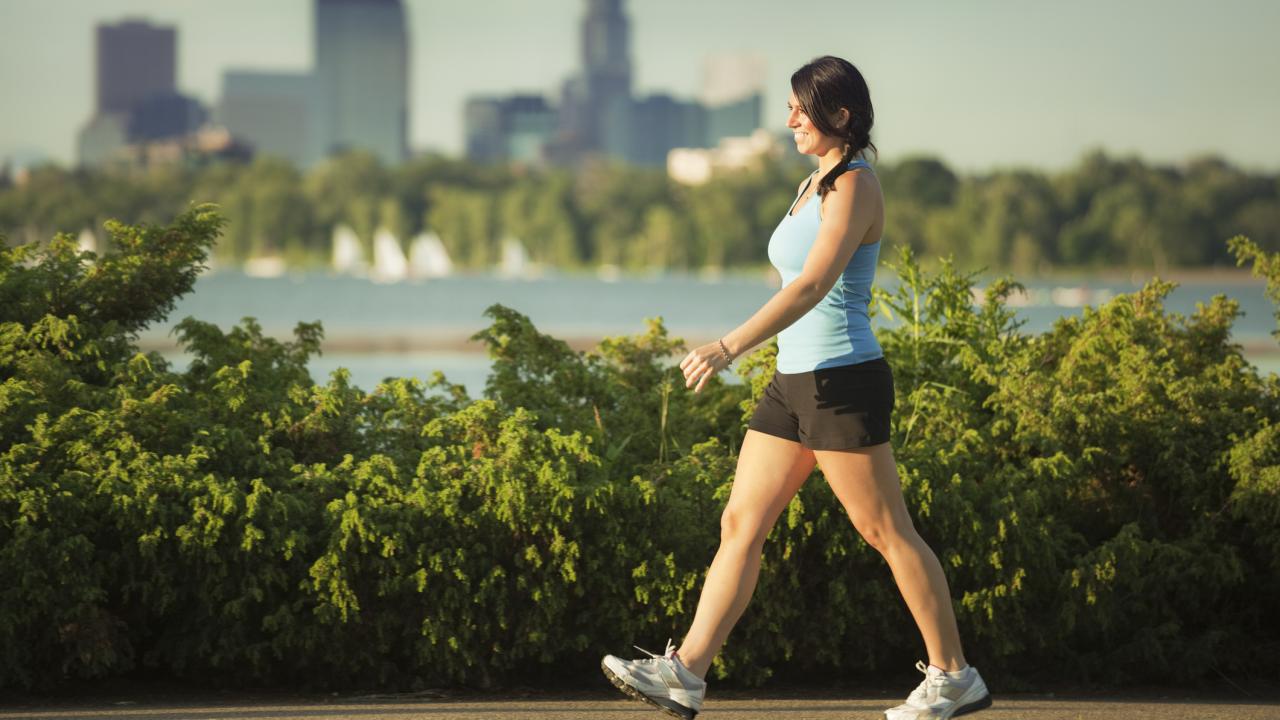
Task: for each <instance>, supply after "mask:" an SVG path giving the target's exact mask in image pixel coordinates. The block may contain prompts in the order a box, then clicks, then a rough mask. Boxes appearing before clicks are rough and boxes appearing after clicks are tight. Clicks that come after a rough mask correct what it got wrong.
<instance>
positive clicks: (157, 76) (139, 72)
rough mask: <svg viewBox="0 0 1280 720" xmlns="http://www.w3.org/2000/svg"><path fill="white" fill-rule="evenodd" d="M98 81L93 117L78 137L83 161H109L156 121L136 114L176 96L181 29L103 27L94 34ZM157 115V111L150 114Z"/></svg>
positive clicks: (138, 24)
mask: <svg viewBox="0 0 1280 720" xmlns="http://www.w3.org/2000/svg"><path fill="white" fill-rule="evenodd" d="M94 41H95V53H94V54H95V60H96V61H97V68H96V70H97V82H96V83H95V85H94V92H95V96H94V108H93V115H92V116H91V117H90V118H89V120H88V122H86V123H85V125H84V127H83V128H81V130H80V133H79V137H78V142H77V145H78V148H79V153H78V154H79V161H80V164H81V165H98V164H100V163H103V162H106V161H108V160H110V159H111V158H112V157H113V156H114V155H115V154H116V153H118V152H119V151H120V150H121V149H123V148H124V147H125V145H127V144H128V143H129V141H130V140H131V137H130V134H131V132H140V131H143V130H147V129H152V128H149V127H148V125H152V126H153V125H154V123H145V122H139V120H138V119H136V118H135V117H134V114H135V112H136V111H137V110H138V109H139V108H140V107H143V106H144V104H145V103H148V102H151V103H152V107H153V108H154V104H155V99H156V98H164V97H169V98H172V97H174V96H175V95H176V91H175V76H176V75H177V45H178V32H177V30H176V29H175V28H173V27H165V26H160V25H152V24H150V23H148V22H144V21H141V20H126V21H125V22H121V23H118V24H115V25H110V24H105V23H104V24H102V25H99V26H98V27H97V28H96V30H95V32H94ZM148 115H154V113H153V112H152V113H148Z"/></svg>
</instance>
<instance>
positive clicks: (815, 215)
mask: <svg viewBox="0 0 1280 720" xmlns="http://www.w3.org/2000/svg"><path fill="white" fill-rule="evenodd" d="M788 109H789V115H788V118H787V126H788V127H789V128H791V129H792V131H793V132H794V135H795V143H796V149H797V150H799V151H800V152H802V153H805V154H806V155H814V156H816V157H817V159H818V169H817V170H816V171H815V172H814V173H813V174H811V175H810V176H809V177H808V178H806V179H805V180H804V182H803V183H802V184H801V186H800V189H799V191H798V193H797V196H796V200H795V201H794V202H793V203H792V205H791V208H790V209H789V210H788V211H787V215H786V216H784V217H783V218H782V220H781V222H780V223H779V224H778V227H777V229H775V230H774V232H773V236H772V237H771V238H770V239H769V248H768V254H769V261H770V262H771V263H772V264H773V266H774V267H776V268H777V269H778V272H779V273H780V274H781V275H782V288H781V289H780V290H779V291H778V292H777V293H776V294H775V295H774V296H773V297H772V298H771V299H770V300H769V301H768V302H767V303H765V305H764V306H763V307H762V308H760V310H759V311H757V312H756V313H755V315H753V316H751V318H750V319H748V320H747V321H746V322H745V323H743V324H742V325H740V326H739V327H737V328H736V329H734V330H733V331H732V332H730V333H728V334H727V335H725V336H724V337H723V338H721V339H720V340H718V341H717V342H714V343H709V344H707V345H704V346H702V347H699V348H696V349H694V350H693V351H691V352H690V353H689V354H688V355H687V356H686V357H685V358H684V360H683V361H681V363H680V368H681V370H683V371H684V376H685V386H686V387H693V388H694V392H699V391H701V390H702V387H703V385H705V384H706V382H707V380H708V379H709V378H710V377H711V376H713V375H715V374H716V373H717V372H719V371H720V370H723V369H725V368H726V367H728V366H729V363H730V362H732V360H733V359H734V358H735V357H737V356H739V355H741V354H742V353H744V352H746V351H747V350H749V349H751V348H752V347H754V346H756V345H758V344H759V343H761V342H763V341H765V340H767V339H768V338H770V337H772V336H773V335H775V334H776V335H777V336H778V359H777V372H776V373H775V374H774V376H773V379H772V380H771V382H770V383H769V386H768V387H767V388H766V389H765V393H764V396H763V397H762V398H761V400H760V403H759V405H758V406H757V407H756V410H755V414H754V415H753V416H752V418H751V421H750V422H749V423H748V430H747V433H746V436H745V437H744V438H743V441H742V448H741V451H740V452H739V455H738V465H737V469H736V471H735V474H734V481H733V488H732V490H731V492H730V495H729V501H728V504H727V505H726V507H725V509H724V514H723V515H722V516H721V521H720V526H721V535H720V538H721V539H720V548H719V550H717V552H716V555H715V559H714V560H713V561H712V563H711V567H710V569H708V570H707V577H706V581H705V583H704V585H703V588H702V595H701V597H700V598H699V600H698V609H697V611H696V613H695V614H694V618H693V624H692V625H691V626H690V628H689V631H688V634H687V635H686V636H685V638H684V642H683V644H681V645H680V647H679V648H678V649H677V648H676V647H675V646H674V645H672V644H671V642H670V641H668V643H667V648H666V651H665V653H664V654H662V655H657V654H656V653H650V652H649V651H647V650H643V648H640V649H641V650H642V652H645V653H646V654H647V655H649V657H648V658H644V659H639V660H625V659H622V658H619V657H616V656H613V655H606V656H605V657H604V660H603V661H602V663H601V665H602V667H603V669H604V672H605V675H606V676H608V677H609V679H610V680H611V681H612V682H613V683H614V684H615V685H617V686H618V687H619V688H620V689H621V690H623V691H624V692H626V693H627V694H628V695H631V696H633V697H635V698H638V699H640V700H644V701H646V702H648V703H651V704H654V705H656V706H657V707H659V708H660V709H662V710H664V711H665V712H667V713H668V714H670V715H674V716H676V717H680V718H685V720H691V719H692V718H693V717H694V716H695V715H696V714H697V713H698V711H699V710H700V709H701V707H702V701H703V698H704V697H705V695H706V688H707V684H706V681H705V679H704V678H705V677H706V674H707V670H708V669H709V668H710V667H711V660H712V658H714V657H715V655H716V653H717V652H719V651H720V647H721V646H722V645H723V644H724V642H725V639H726V638H727V637H728V635H729V631H730V630H731V629H732V628H733V626H734V624H735V623H737V621H738V618H739V617H741V615H742V612H743V610H744V609H745V608H746V606H747V602H748V601H749V600H750V599H751V594H752V592H753V591H754V590H755V586H756V579H757V578H758V576H759V573H760V556H761V552H762V549H763V547H764V541H765V537H766V536H767V535H768V534H769V530H770V529H771V528H772V527H773V524H774V522H775V521H776V520H777V518H778V516H779V515H780V514H781V512H782V510H783V508H785V507H786V506H787V504H788V503H789V502H790V501H791V498H792V497H794V496H795V494H796V492H797V491H798V490H799V489H800V486H801V484H803V483H804V481H805V479H806V478H808V477H809V474H810V473H811V472H812V471H813V468H814V465H815V464H816V465H817V466H818V467H820V468H821V470H822V474H823V476H824V477H825V478H826V480H827V482H828V483H829V484H830V485H831V489H832V490H833V491H834V492H835V494H836V497H837V498H838V499H839V500H840V503H841V504H842V505H843V506H844V508H845V510H846V511H847V512H848V513H849V518H850V519H851V520H852V521H853V525H854V527H855V528H857V531H858V532H859V533H861V535H862V537H863V538H864V539H865V540H866V541H867V543H868V544H869V545H871V546H872V547H874V548H875V549H876V550H878V551H879V552H880V554H881V555H883V556H884V558H885V560H886V561H887V562H888V563H889V567H890V569H891V570H892V572H893V577H894V580H895V581H896V582H897V584H898V588H899V590H900V591H901V593H902V596H903V598H904V599H905V600H906V603H907V606H908V608H909V609H910V611H911V614H912V617H913V618H914V619H915V621H916V624H917V625H918V626H919V628H920V632H921V634H922V635H923V636H924V642H925V647H926V650H927V652H928V655H929V665H927V666H926V665H925V664H924V663H923V662H917V663H916V668H917V669H918V670H920V671H921V672H922V673H924V675H925V677H924V680H923V681H922V682H921V683H920V685H919V686H918V687H916V689H915V690H913V691H912V692H911V694H910V695H909V696H908V698H907V700H906V702H905V703H903V704H901V705H898V706H897V707H894V708H891V709H889V710H886V711H885V717H886V718H887V720H917V719H923V718H938V719H940V720H946V719H947V718H951V717H954V716H956V715H962V714H965V713H969V712H973V711H975V710H980V709H982V708H985V707H989V706H990V705H991V696H990V693H988V691H987V687H986V684H985V683H984V682H983V680H982V678H981V676H979V674H978V670H977V668H974V667H973V666H971V665H968V664H967V663H966V662H965V658H964V654H963V652H962V651H961V648H960V634H959V630H958V629H957V627H956V619H955V613H954V611H953V610H952V607H951V596H950V590H949V588H948V586H947V580H946V577H945V576H944V575H943V572H942V565H941V564H940V563H939V562H938V559H937V556H935V555H934V553H933V551H932V550H930V549H929V547H928V546H927V545H926V544H925V543H924V541H923V540H922V539H921V538H920V536H919V535H918V534H917V533H916V530H915V528H914V526H913V525H912V522H911V517H910V515H909V514H908V512H907V507H906V503H905V501H904V500H903V497H902V487H901V484H900V483H899V480H898V474H897V467H896V464H895V462H894V458H893V449H892V448H891V447H890V445H889V415H890V413H891V411H892V410H893V404H894V396H893V376H892V373H891V372H890V369H889V364H888V363H887V362H886V361H885V359H884V354H883V352H882V351H881V349H880V345H879V343H878V342H877V341H876V338H875V335H874V334H873V333H872V331H871V324H870V320H869V318H868V314H867V306H868V303H869V302H870V300H871V281H872V279H873V278H874V276H875V268H876V262H877V259H878V257H879V251H880V236H881V233H882V231H883V228H884V199H883V196H882V195H881V192H880V185H879V182H878V181H877V180H876V178H875V175H874V173H873V172H872V170H871V166H870V165H869V164H868V163H867V162H866V160H865V159H864V151H865V150H868V149H870V150H872V151H874V150H875V146H874V145H872V144H871V125H872V120H873V114H872V108H871V96H870V93H869V91H868V89H867V84H866V81H865V80H864V79H863V77H862V74H861V73H860V72H858V70H857V68H855V67H854V66H853V65H852V64H850V63H849V62H848V61H846V60H842V59H840V58H836V57H831V56H826V57H821V58H818V59H816V60H814V61H813V62H810V63H809V64H807V65H805V66H804V67H802V68H800V69H799V70H797V71H796V72H795V73H794V74H793V75H792V76H791V97H790V100H789V102H788Z"/></svg>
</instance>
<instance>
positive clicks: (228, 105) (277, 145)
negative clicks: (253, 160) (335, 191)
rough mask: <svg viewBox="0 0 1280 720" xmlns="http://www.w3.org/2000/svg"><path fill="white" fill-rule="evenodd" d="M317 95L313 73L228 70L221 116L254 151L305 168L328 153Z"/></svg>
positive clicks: (235, 133)
mask: <svg viewBox="0 0 1280 720" xmlns="http://www.w3.org/2000/svg"><path fill="white" fill-rule="evenodd" d="M315 101H316V93H315V78H314V77H313V76H312V75H311V74H310V73H272V72H257V71H229V72H227V73H226V74H225V75H223V78H222V103H221V105H220V106H219V107H218V121H219V122H220V123H221V124H222V125H223V126H225V127H226V128H227V130H228V131H229V132H230V133H231V135H232V136H233V137H235V138H237V139H238V140H241V141H243V142H245V143H247V144H248V145H249V146H250V147H251V148H252V149H253V151H254V152H255V153H260V154H265V155H275V156H277V157H283V158H286V159H288V160H291V161H292V162H293V163H294V164H295V165H297V166H298V167H303V168H305V167H309V166H311V165H312V164H314V163H315V162H317V161H319V160H320V159H321V158H322V157H323V149H322V147H321V143H320V139H319V138H318V136H317V134H316V128H315V118H316V116H317V113H316V109H315V105H316V102H315Z"/></svg>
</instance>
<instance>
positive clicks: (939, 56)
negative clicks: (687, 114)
mask: <svg viewBox="0 0 1280 720" xmlns="http://www.w3.org/2000/svg"><path fill="white" fill-rule="evenodd" d="M405 4H406V6H407V10H408V17H409V25H410V27H409V35H410V42H411V53H410V86H411V87H410V91H411V105H410V116H411V119H410V123H411V129H410V138H409V140H410V145H411V146H412V147H413V148H415V149H427V148H434V149H439V150H443V151H445V152H449V153H458V152H460V151H461V148H462V144H463V127H462V103H463V100H464V98H465V97H466V96H467V95H470V94H475V93H505V92H510V91H517V90H518V91H533V92H545V93H548V94H553V93H555V91H556V90H557V88H558V87H559V85H560V82H561V81H562V80H563V79H564V78H565V77H566V76H567V75H569V74H570V73H571V72H573V71H574V69H575V68H576V66H577V63H578V40H577V36H578V27H579V24H580V21H581V16H582V14H583V12H584V8H585V6H586V2H585V0H405ZM626 6H627V13H628V15H629V17H630V19H631V29H632V64H633V67H634V76H635V81H636V82H635V84H636V89H637V90H638V91H640V92H656V91H666V92H672V93H674V94H676V95H680V96H686V97H694V96H696V94H697V93H698V92H699V89H700V82H701V77H702V62H703V59H704V58H705V57H706V56H707V55H708V54H712V53H717V52H726V51H741V50H747V51H752V52H758V53H761V54H762V55H763V56H764V57H765V59H766V61H767V63H768V76H767V78H766V95H765V111H766V112H765V120H766V123H767V124H768V125H769V126H770V127H771V128H773V129H782V126H783V123H784V122H785V118H786V108H785V105H786V100H787V94H788V91H789V89H790V88H789V82H788V79H789V77H790V74H791V72H792V71H793V70H795V68H796V67H798V66H800V65H801V64H803V63H804V62H806V61H807V60H809V59H811V58H813V57H815V56H817V55H821V54H826V53H830V54H835V55H841V56H843V57H845V58H847V59H849V60H851V61H852V62H853V63H854V64H855V65H857V66H858V67H859V68H860V69H861V70H862V71H863V73H864V74H865V75H866V76H867V79H868V82H869V84H870V86H871V97H872V101H873V103H874V105H875V109H876V123H875V129H874V130H873V133H872V139H873V140H874V141H875V142H876V144H877V145H878V146H879V148H880V150H881V157H882V158H884V159H885V160H893V159H894V158H898V157H902V156H904V155H907V154H914V153H931V154H935V155H938V156H940V157H942V158H943V159H944V160H946V161H947V162H948V163H950V164H951V165H952V166H953V167H955V168H957V169H960V170H966V171H974V170H986V169H991V168H996V167H1009V166H1012V165H1031V166H1038V167H1042V168H1050V169H1054V168H1061V167H1065V166H1068V165H1071V164H1073V163H1075V162H1076V161H1077V160H1078V159H1079V157H1080V155H1081V154H1082V153H1083V152H1085V151H1086V150H1088V149H1090V148H1094V147H1102V148H1104V149H1106V150H1107V151H1109V152H1114V153H1138V154H1139V155H1141V156H1142V157H1144V158H1146V159H1149V160H1154V161H1161V162H1180V161H1183V160H1185V159H1187V158H1188V157H1190V156H1193V155H1197V154H1203V153H1217V154H1221V155H1224V156H1225V157H1227V158H1228V159H1230V160H1232V161H1233V162H1235V163H1238V164H1240V165H1243V166H1245V167H1247V168H1252V169H1258V170H1269V171H1275V170H1277V169H1280V132H1277V129H1280V42H1277V40H1276V33H1277V30H1280V1H1278V0H1219V1H1218V2H1213V3H1210V2H1205V1H1204V0H1195V1H1190V0H1076V1H1075V2H1056V1H1053V2H1050V1H1048V0H1021V1H1018V0H937V1H930V2H925V1H923V0H921V1H912V0H881V1H877V2H870V1H868V2H860V1H855V0H831V1H829V2H812V3H794V2H781V1H777V0H775V1H771V2H764V1H761V0H630V1H629V2H627V3H626ZM311 15H312V13H311V0H0V157H2V156H5V155H10V154H18V155H19V156H24V155H27V154H30V153H38V154H47V155H49V156H52V157H53V158H54V159H56V160H59V161H61V162H64V163H69V162H71V161H72V160H73V158H74V153H75V151H74V148H75V137H76V134H77V132H78V131H79V129H80V128H81V127H83V125H84V123H85V122H86V120H88V118H89V114H90V112H91V111H92V105H93V96H94V89H93V77H94V75H93V43H94V35H93V28H94V25H95V24H96V23H99V22H104V21H109V22H115V21H119V20H121V19H124V18H126V17H145V18H148V19H150V20H152V21H154V22H161V23H166V24H173V25H176V26H177V28H178V85H179V89H180V90H182V91H184V92H187V93H189V94H192V95H195V96H196V97H198V98H200V99H201V100H202V101H204V102H206V103H209V104H212V103H214V102H216V100H217V98H218V95H219V93H220V91H221V84H222V73H223V71H224V70H226V69H229V68H262V69H283V70H301V69H305V68H307V67H309V66H310V64H311V57H312V39H311ZM553 97H554V95H553Z"/></svg>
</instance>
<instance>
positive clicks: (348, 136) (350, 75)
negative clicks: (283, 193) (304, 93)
mask: <svg viewBox="0 0 1280 720" xmlns="http://www.w3.org/2000/svg"><path fill="white" fill-rule="evenodd" d="M315 28H316V32H315V43H316V63H315V73H316V83H315V91H316V93H317V117H316V118H315V120H316V123H315V128H316V132H317V137H318V138H320V139H321V143H322V145H323V152H324V153H325V154H328V153H332V152H338V151H341V150H344V149H349V148H360V149H365V150H370V151H372V152H373V153H374V154H376V155H377V156H378V158H379V159H380V160H381V161H382V162H384V163H387V164H398V163H400V162H402V161H403V160H404V159H405V158H406V157H407V156H408V146H409V141H408V128H409V42H408V33H407V31H406V30H405V13H404V6H403V4H402V2H401V0H316V4H315Z"/></svg>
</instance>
